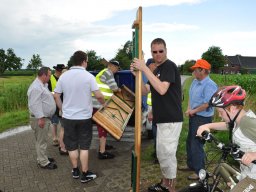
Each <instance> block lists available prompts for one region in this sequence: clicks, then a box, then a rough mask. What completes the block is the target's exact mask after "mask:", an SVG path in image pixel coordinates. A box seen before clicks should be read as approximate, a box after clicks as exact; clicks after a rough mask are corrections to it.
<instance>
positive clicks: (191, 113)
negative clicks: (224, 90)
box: [188, 103, 209, 116]
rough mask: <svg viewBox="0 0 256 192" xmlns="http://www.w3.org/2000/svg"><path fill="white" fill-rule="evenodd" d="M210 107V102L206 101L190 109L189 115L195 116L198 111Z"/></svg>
mask: <svg viewBox="0 0 256 192" xmlns="http://www.w3.org/2000/svg"><path fill="white" fill-rule="evenodd" d="M208 107H209V104H208V103H204V104H202V105H200V106H198V107H197V108H195V109H191V110H189V112H188V115H189V116H193V115H195V114H196V113H198V112H200V111H204V110H206V109H207V108H208Z"/></svg>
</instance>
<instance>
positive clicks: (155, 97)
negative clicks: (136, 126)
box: [148, 60, 183, 123]
mask: <svg viewBox="0 0 256 192" xmlns="http://www.w3.org/2000/svg"><path fill="white" fill-rule="evenodd" d="M154 74H155V75H156V77H158V78H159V79H160V81H162V82H163V81H166V82H169V83H170V86H169V88H168V90H167V92H166V93H165V94H164V95H160V94H159V93H158V92H157V91H156V90H155V89H154V88H153V86H152V85H151V84H150V83H149V82H148V83H149V85H150V90H151V94H152V109H153V122H154V123H173V122H182V121H183V114H182V106H181V98H182V92H181V80H180V74H179V71H178V68H177V66H176V64H175V63H173V62H172V61H170V60H166V61H165V62H164V63H163V64H161V65H160V66H158V67H157V68H156V69H155V71H154Z"/></svg>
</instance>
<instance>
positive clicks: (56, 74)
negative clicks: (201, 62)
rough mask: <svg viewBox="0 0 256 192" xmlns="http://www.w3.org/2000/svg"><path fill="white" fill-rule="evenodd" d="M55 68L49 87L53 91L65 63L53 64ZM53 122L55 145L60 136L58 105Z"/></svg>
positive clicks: (57, 143)
mask: <svg viewBox="0 0 256 192" xmlns="http://www.w3.org/2000/svg"><path fill="white" fill-rule="evenodd" d="M53 69H55V72H54V74H52V75H51V78H50V80H49V82H48V89H49V90H50V91H51V92H53V90H54V89H55V87H56V84H57V81H58V80H59V78H60V75H61V72H62V70H63V69H66V67H65V65H64V64H57V65H56V66H53ZM51 123H52V137H53V145H54V146H58V145H59V141H58V136H57V126H58V124H59V110H58V107H57V108H56V112H55V114H54V116H53V117H52V119H51Z"/></svg>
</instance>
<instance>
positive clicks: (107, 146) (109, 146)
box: [105, 144, 115, 150]
mask: <svg viewBox="0 0 256 192" xmlns="http://www.w3.org/2000/svg"><path fill="white" fill-rule="evenodd" d="M105 149H106V150H112V149H115V147H113V145H108V144H106V146H105Z"/></svg>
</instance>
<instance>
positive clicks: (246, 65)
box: [221, 55, 256, 74]
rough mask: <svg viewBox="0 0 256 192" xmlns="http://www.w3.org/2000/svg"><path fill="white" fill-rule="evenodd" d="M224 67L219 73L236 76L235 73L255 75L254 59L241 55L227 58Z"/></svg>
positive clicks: (255, 62) (255, 58) (255, 60)
mask: <svg viewBox="0 0 256 192" xmlns="http://www.w3.org/2000/svg"><path fill="white" fill-rule="evenodd" d="M225 58H226V62H227V63H226V65H225V66H224V67H223V69H222V71H221V73H228V74H237V73H254V74H256V57H247V56H241V55H235V56H227V55H225Z"/></svg>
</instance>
